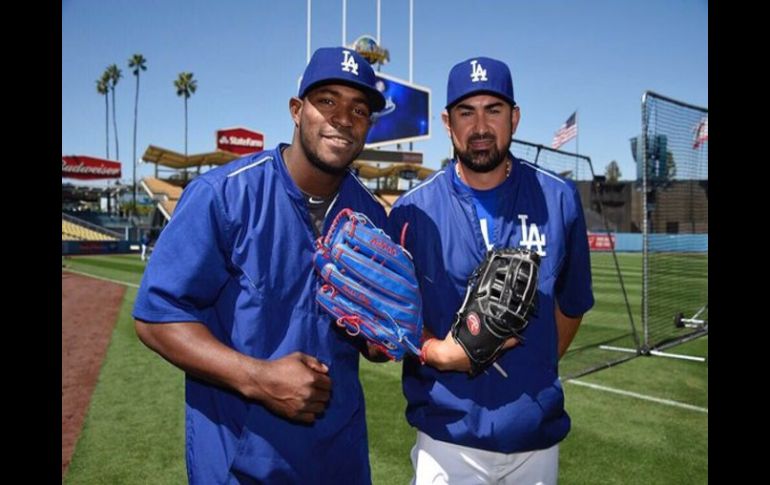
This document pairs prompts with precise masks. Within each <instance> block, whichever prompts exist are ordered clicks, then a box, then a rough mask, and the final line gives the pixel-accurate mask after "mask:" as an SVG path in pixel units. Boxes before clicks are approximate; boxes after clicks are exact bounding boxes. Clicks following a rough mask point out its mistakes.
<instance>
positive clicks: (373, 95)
mask: <svg viewBox="0 0 770 485" xmlns="http://www.w3.org/2000/svg"><path fill="white" fill-rule="evenodd" d="M327 84H342V85H344V86H349V87H351V88H354V89H358V90H360V91H363V93H364V94H366V97H367V98H368V99H369V108H370V109H371V110H372V112H377V111H382V109H383V108H385V96H383V95H382V93H381V92H379V91H378V90H376V89H372V88H371V87H369V86H368V85H367V84H364V83H358V82H355V81H351V80H349V79H324V80H323V81H318V82H316V83H313V84H311V85H309V86H308V87H306V88H305V91H304V93H303V94H302V97H304V96H306V95H307V93H309V92H310V91H312V90H313V89H315V88H317V87H320V86H325V85H327Z"/></svg>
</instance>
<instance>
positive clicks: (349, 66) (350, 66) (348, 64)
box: [341, 51, 358, 76]
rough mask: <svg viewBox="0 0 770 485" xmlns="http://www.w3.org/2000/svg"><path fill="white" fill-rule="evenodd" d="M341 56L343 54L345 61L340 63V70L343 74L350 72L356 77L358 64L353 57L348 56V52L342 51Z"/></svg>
mask: <svg viewBox="0 0 770 485" xmlns="http://www.w3.org/2000/svg"><path fill="white" fill-rule="evenodd" d="M342 53H343V54H345V60H344V61H342V64H341V65H342V70H343V71H345V72H352V73H353V74H355V75H356V76H358V63H357V62H356V60H355V59H354V58H353V56H351V55H350V51H342Z"/></svg>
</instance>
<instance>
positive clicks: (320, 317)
mask: <svg viewBox="0 0 770 485" xmlns="http://www.w3.org/2000/svg"><path fill="white" fill-rule="evenodd" d="M375 81H376V77H375V75H374V71H373V70H372V68H371V66H370V65H369V63H368V62H367V61H365V60H364V59H363V58H362V57H360V56H359V55H358V54H357V53H355V52H354V51H352V50H349V49H345V48H322V49H318V50H317V51H316V52H315V53H314V54H313V56H312V58H311V60H310V62H309V64H308V65H307V68H306V69H305V72H304V75H303V77H302V81H301V84H300V87H299V93H298V95H297V97H293V98H291V100H290V101H289V112H290V114H291V119H292V121H293V123H294V127H295V129H294V135H293V139H292V143H291V144H290V145H287V144H279V145H278V146H277V147H276V148H275V149H272V150H267V151H263V152H260V153H257V154H253V155H249V156H246V157H244V158H241V159H238V160H235V161H233V162H230V163H228V164H226V165H224V166H221V167H218V168H216V169H213V170H211V171H209V172H207V173H205V174H203V175H201V176H199V177H197V178H196V179H194V180H193V181H192V182H191V183H190V184H189V185H188V186H187V187H186V189H185V190H184V193H183V194H182V197H181V199H180V201H179V204H178V205H177V207H176V210H175V212H174V215H173V217H172V219H171V221H170V222H169V224H168V226H167V227H166V228H165V229H164V230H163V232H162V234H161V236H160V238H159V240H158V242H157V245H156V247H155V250H154V252H153V256H152V258H151V260H150V262H149V263H148V266H147V269H146V271H145V273H144V277H143V279H142V284H141V287H140V289H139V293H138V295H137V299H136V306H135V307H134V312H133V315H134V317H135V319H136V331H137V334H138V335H139V338H140V339H141V341H142V342H144V343H145V344H146V345H147V346H148V347H150V348H151V349H152V350H154V351H155V352H157V353H158V354H160V355H161V356H162V357H163V358H165V359H167V360H168V361H170V362H171V363H173V364H174V365H176V366H178V367H179V368H181V369H182V370H184V371H185V386H186V387H185V391H186V392H185V398H186V406H185V411H186V419H185V428H186V448H187V453H186V458H187V475H188V480H189V482H190V483H192V484H220V483H323V484H326V483H328V484H339V483H355V484H362V483H363V484H366V483H370V482H371V478H370V467H369V457H368V447H367V437H366V423H365V413H364V399H363V392H362V388H361V384H360V382H359V380H358V356H359V348H357V347H355V346H354V345H353V344H352V342H354V341H352V340H351V339H350V338H349V337H348V336H347V335H345V333H344V331H342V330H341V329H338V328H336V327H335V326H333V325H331V324H330V319H329V317H328V316H327V315H326V314H325V313H323V312H322V310H321V309H320V307H319V306H318V305H317V304H316V303H315V292H316V290H317V287H318V286H319V284H320V280H319V278H318V277H317V276H316V275H315V274H314V269H313V265H312V257H313V252H314V246H313V244H314V241H315V239H316V237H317V236H318V235H319V234H321V232H322V231H324V230H325V228H328V225H329V224H330V223H331V221H332V220H333V219H334V218H335V216H336V215H337V213H338V212H340V211H341V210H342V209H343V208H352V209H353V210H355V211H358V212H361V213H364V214H366V215H367V217H369V218H370V219H371V220H372V221H373V222H374V223H375V224H378V225H384V224H385V212H384V210H383V209H382V207H381V206H380V205H379V204H378V203H377V202H376V200H375V199H374V197H373V196H372V195H371V193H370V192H369V191H368V190H367V189H366V188H365V187H364V186H363V185H362V183H361V182H360V181H359V180H358V179H357V178H356V177H355V176H354V175H353V173H352V172H351V171H350V170H349V169H348V167H349V165H350V164H351V163H352V161H353V160H354V159H355V158H356V157H357V156H358V155H359V153H360V152H361V150H362V149H363V147H364V141H365V139H366V136H367V133H368V131H369V128H370V127H371V123H372V114H373V113H374V112H376V111H379V110H381V109H382V107H383V106H384V104H385V99H384V97H383V95H382V93H380V92H379V91H378V90H377V89H376V85H375ZM361 350H362V351H365V347H364V348H363V349H361Z"/></svg>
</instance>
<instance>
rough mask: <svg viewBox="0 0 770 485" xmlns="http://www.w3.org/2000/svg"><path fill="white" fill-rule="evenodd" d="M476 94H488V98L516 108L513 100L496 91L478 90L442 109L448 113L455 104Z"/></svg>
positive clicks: (464, 95)
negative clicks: (500, 100)
mask: <svg viewBox="0 0 770 485" xmlns="http://www.w3.org/2000/svg"><path fill="white" fill-rule="evenodd" d="M478 94H489V95H490V96H494V97H496V98H500V99H502V100H503V101H506V102H507V103H508V104H510V105H511V106H516V101H514V100H513V98H509V97H508V96H505V95H502V94H500V93H498V92H497V91H492V90H489V89H479V90H478V91H471V92H469V93H466V94H463V95H462V96H460V97H459V98H457V99H455V100H454V101H452V102H451V103H450V104H448V105H446V106H445V107H444V109H445V110H447V111H449V110H450V109H452V108H453V107H454V106H455V105H457V103H459V102H460V101H462V100H464V99H468V98H470V97H471V96H476V95H478Z"/></svg>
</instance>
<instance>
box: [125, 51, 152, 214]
mask: <svg viewBox="0 0 770 485" xmlns="http://www.w3.org/2000/svg"><path fill="white" fill-rule="evenodd" d="M145 62H147V59H145V58H144V56H143V55H141V54H134V55H133V56H132V57H131V59H129V60H128V67H129V68H130V69H132V71H131V72H133V73H134V76H136V96H135V97H134V152H133V157H132V158H131V160H132V161H133V164H134V165H133V166H134V174H133V177H132V179H131V180H132V182H133V185H134V211H136V120H137V118H138V113H139V73H140V72H141V71H146V70H147V66H145V65H144V64H145Z"/></svg>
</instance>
